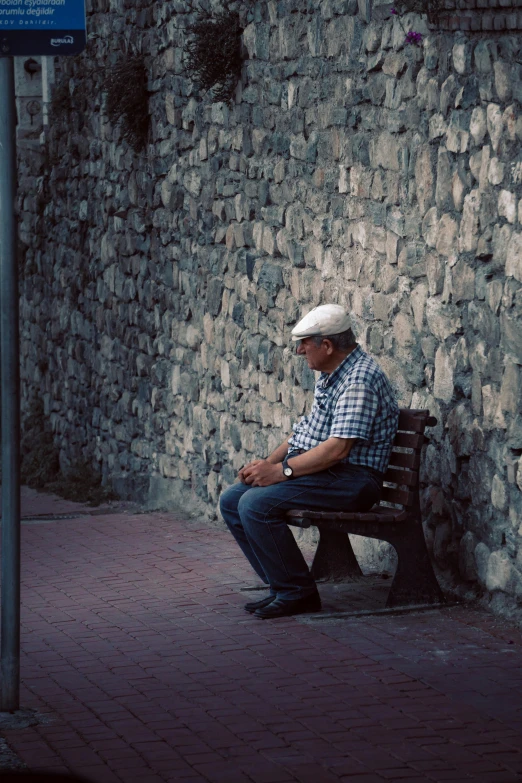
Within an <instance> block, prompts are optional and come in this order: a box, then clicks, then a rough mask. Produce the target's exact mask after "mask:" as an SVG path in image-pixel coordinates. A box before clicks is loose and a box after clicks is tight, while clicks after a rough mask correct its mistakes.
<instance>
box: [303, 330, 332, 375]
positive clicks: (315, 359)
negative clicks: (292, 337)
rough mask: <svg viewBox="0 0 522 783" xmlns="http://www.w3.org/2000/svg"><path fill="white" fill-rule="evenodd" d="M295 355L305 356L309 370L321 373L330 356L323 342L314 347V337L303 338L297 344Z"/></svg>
mask: <svg viewBox="0 0 522 783" xmlns="http://www.w3.org/2000/svg"><path fill="white" fill-rule="evenodd" d="M297 353H298V354H299V356H305V357H306V361H307V362H308V366H309V368H310V369H311V370H319V371H321V372H322V371H323V370H324V369H325V365H327V364H329V359H330V355H329V352H328V344H327V343H326V341H325V340H323V341H322V342H321V344H320V345H316V343H315V338H314V337H303V339H302V340H299V342H298V343H297Z"/></svg>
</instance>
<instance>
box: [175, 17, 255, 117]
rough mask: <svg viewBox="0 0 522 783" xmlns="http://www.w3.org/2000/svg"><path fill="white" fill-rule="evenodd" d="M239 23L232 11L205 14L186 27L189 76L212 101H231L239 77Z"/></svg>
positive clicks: (185, 52) (185, 56) (186, 56)
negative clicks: (210, 95) (208, 93)
mask: <svg viewBox="0 0 522 783" xmlns="http://www.w3.org/2000/svg"><path fill="white" fill-rule="evenodd" d="M241 33H242V30H241V26H240V23H239V15H238V14H237V13H236V12H235V11H230V10H228V9H227V10H224V11H218V12H217V13H215V14H214V15H211V14H208V13H205V15H200V16H199V18H198V19H197V20H196V21H195V22H194V23H193V24H192V25H191V26H190V27H189V28H188V29H187V40H186V43H185V46H184V58H185V64H186V68H187V74H188V76H189V77H190V78H191V79H193V81H194V82H196V84H197V85H198V87H199V88H200V89H201V90H203V91H204V92H211V94H212V99H213V100H214V101H224V102H225V103H230V102H231V101H232V100H233V98H234V93H235V89H236V85H237V82H238V81H239V79H240V77H241V64H242V57H241Z"/></svg>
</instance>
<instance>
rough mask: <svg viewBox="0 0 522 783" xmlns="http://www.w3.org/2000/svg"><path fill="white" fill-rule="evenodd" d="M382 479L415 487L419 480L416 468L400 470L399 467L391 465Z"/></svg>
mask: <svg viewBox="0 0 522 783" xmlns="http://www.w3.org/2000/svg"><path fill="white" fill-rule="evenodd" d="M384 480H385V481H389V482H391V483H392V484H402V485H405V486H407V487H415V486H416V484H417V483H418V480H419V474H418V472H417V471H416V470H401V469H400V468H393V467H391V468H388V470H387V471H386V473H385V474H384Z"/></svg>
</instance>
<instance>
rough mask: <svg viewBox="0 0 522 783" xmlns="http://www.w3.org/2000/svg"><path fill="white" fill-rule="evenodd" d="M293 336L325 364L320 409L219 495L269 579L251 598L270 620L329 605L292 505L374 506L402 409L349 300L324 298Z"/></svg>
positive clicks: (314, 364)
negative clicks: (355, 328) (295, 531)
mask: <svg viewBox="0 0 522 783" xmlns="http://www.w3.org/2000/svg"><path fill="white" fill-rule="evenodd" d="M292 339H293V340H294V341H298V346H297V353H298V354H299V355H300V356H304V357H305V358H306V361H307V362H308V366H309V367H310V368H311V369H312V370H319V371H320V373H321V374H320V375H319V378H318V380H317V383H316V386H315V393H314V402H313V405H312V409H311V411H310V413H309V414H308V416H304V417H303V418H302V419H301V420H300V421H299V422H298V423H297V424H296V425H295V426H294V428H293V433H292V435H291V436H290V437H289V438H287V440H285V441H284V443H282V444H281V445H280V446H279V447H278V448H277V449H276V450H275V451H274V452H273V453H272V454H270V456H269V457H267V458H266V459H256V460H253V461H252V462H249V463H248V465H245V466H244V467H243V468H242V469H241V470H240V471H239V483H236V484H233V485H232V486H231V487H229V488H228V489H227V490H225V492H223V494H222V496H221V498H220V509H221V513H222V515H223V518H224V520H225V522H226V524H227V525H228V527H229V529H230V531H231V532H232V535H233V536H234V538H235V539H236V541H237V543H238V544H239V546H240V547H241V549H242V551H243V553H244V554H245V556H246V558H247V559H248V561H249V563H250V565H251V566H252V568H253V569H254V571H255V572H256V573H257V574H258V576H259V577H260V578H261V579H262V580H263V582H265V584H266V585H267V586H268V587H269V590H270V592H269V594H268V595H267V596H266V597H265V598H263V599H261V600H260V601H254V602H252V603H248V604H246V606H245V609H246V610H247V611H248V612H252V613H254V615H255V616H256V617H260V618H262V619H269V618H274V617H285V616H287V615H294V614H300V613H303V612H318V611H320V610H321V600H320V597H319V593H318V591H317V587H316V584H315V581H314V579H313V577H312V575H311V573H310V570H309V568H308V566H307V564H306V562H305V559H304V557H303V555H302V554H301V551H300V549H299V547H298V545H297V543H296V541H295V539H294V536H293V535H292V532H291V531H290V529H289V528H288V526H287V524H286V522H285V514H286V512H287V511H289V510H290V509H295V508H307V509H315V510H317V511H367V510H368V509H370V508H371V507H372V506H373V505H374V503H378V502H379V499H380V493H381V488H382V479H383V475H384V473H385V471H386V468H387V466H388V460H389V457H390V451H391V447H392V442H393V439H394V437H395V433H396V431H397V424H398V417H399V410H398V407H397V403H396V401H395V397H394V394H393V391H392V388H391V385H390V382H389V381H388V379H387V377H386V376H385V374H384V373H383V371H382V370H381V368H380V367H379V366H378V364H376V362H375V361H374V360H373V359H372V358H371V357H370V356H368V355H367V354H366V353H365V352H364V351H363V350H362V349H361V347H360V346H359V345H358V344H357V343H356V341H355V338H354V335H353V332H352V329H351V325H350V317H349V315H348V313H347V312H346V311H345V310H344V309H343V308H342V307H341V306H339V305H333V304H327V305H322V306H320V307H316V308H315V309H314V310H312V311H311V312H309V313H308V315H306V316H305V317H304V318H302V319H301V320H300V321H299V323H298V324H297V325H296V326H295V327H294V329H293V330H292Z"/></svg>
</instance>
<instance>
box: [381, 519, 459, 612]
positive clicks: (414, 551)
mask: <svg viewBox="0 0 522 783" xmlns="http://www.w3.org/2000/svg"><path fill="white" fill-rule="evenodd" d="M386 540H387V541H389V542H390V544H391V545H392V546H393V548H394V549H395V551H396V552H397V557H398V563H397V570H396V571H395V576H394V578H393V582H392V586H391V588H390V592H389V594H388V600H387V601H386V608H387V609H389V608H392V607H397V606H411V605H414V604H440V603H445V601H446V599H445V598H444V593H443V592H442V590H441V589H440V587H439V583H438V582H437V578H436V576H435V574H434V572H433V568H432V565H431V561H430V558H429V555H428V550H427V547H426V542H425V540H424V533H423V531H422V524H421V522H420V521H419V522H418V523H412V525H411V526H408V530H405V531H404V534H403V535H400V534H398V535H397V536H390V537H386Z"/></svg>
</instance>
